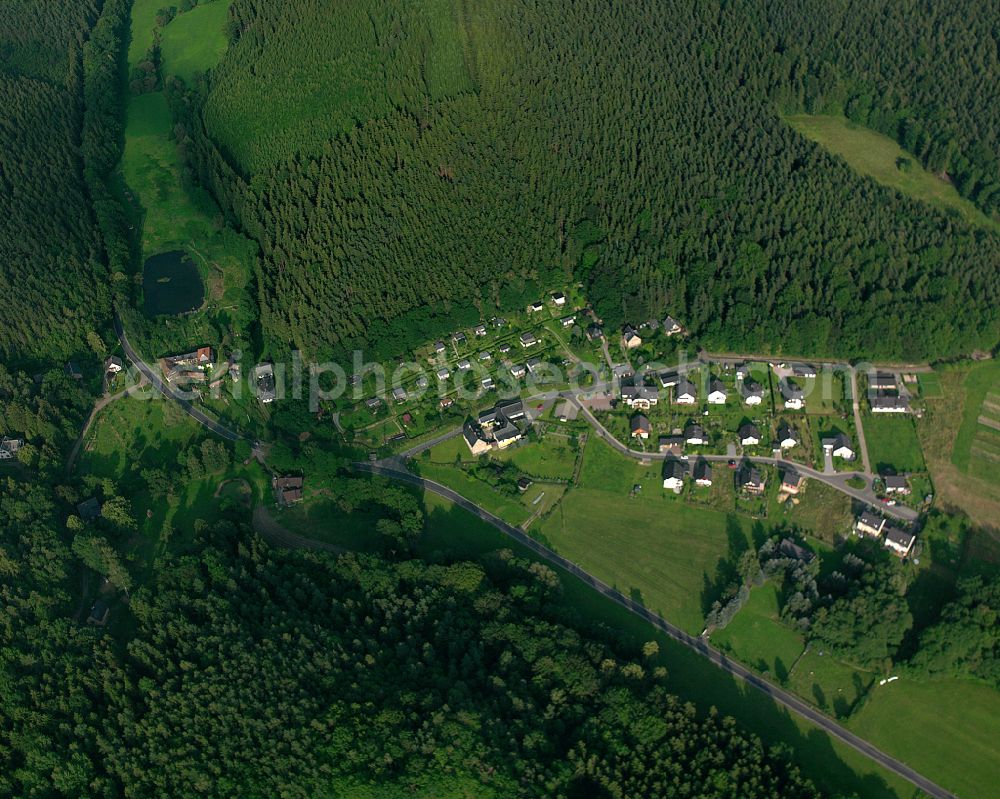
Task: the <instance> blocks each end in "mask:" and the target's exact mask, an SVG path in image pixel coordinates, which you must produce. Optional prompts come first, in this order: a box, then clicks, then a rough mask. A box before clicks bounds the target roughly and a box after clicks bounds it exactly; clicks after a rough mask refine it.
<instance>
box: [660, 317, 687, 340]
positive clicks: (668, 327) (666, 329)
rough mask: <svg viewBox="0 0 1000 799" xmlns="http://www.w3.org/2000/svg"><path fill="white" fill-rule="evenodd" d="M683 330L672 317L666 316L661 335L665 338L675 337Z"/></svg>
mask: <svg viewBox="0 0 1000 799" xmlns="http://www.w3.org/2000/svg"><path fill="white" fill-rule="evenodd" d="M683 329H684V328H682V327H681V326H680V325H679V324H678V323H677V320H676V319H674V318H673V317H672V316H668V317H667V318H666V319H664V320H663V333H664V335H666V336H675V335H677V334H678V333H680V332H681V331H682V330H683Z"/></svg>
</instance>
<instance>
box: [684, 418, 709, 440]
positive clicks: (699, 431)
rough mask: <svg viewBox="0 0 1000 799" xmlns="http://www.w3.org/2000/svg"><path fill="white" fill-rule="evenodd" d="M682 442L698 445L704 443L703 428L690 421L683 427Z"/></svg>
mask: <svg viewBox="0 0 1000 799" xmlns="http://www.w3.org/2000/svg"><path fill="white" fill-rule="evenodd" d="M684 443H686V444H693V445H695V446H700V445H702V444H705V443H706V439H705V428H704V427H702V426H701V425H700V424H696V423H694V422H692V423H691V424H689V425H688V426H687V427H685V428H684Z"/></svg>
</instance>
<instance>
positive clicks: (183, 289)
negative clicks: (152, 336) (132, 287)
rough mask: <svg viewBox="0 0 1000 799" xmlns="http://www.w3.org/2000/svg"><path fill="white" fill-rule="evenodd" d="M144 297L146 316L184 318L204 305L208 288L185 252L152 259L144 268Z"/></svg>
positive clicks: (150, 258) (158, 255) (178, 251)
mask: <svg viewBox="0 0 1000 799" xmlns="http://www.w3.org/2000/svg"><path fill="white" fill-rule="evenodd" d="M142 293H143V296H144V297H145V307H146V313H147V314H149V315H150V316H158V315H160V314H168V315H175V314H182V313H187V312H188V311H194V310H197V309H198V308H200V307H201V304H202V302H204V301H205V284H204V283H203V282H202V279H201V275H200V274H199V273H198V267H197V266H196V265H195V263H194V261H192V260H191V256H189V255H188V254H187V253H186V252H184V251H183V250H171V251H170V252H161V253H157V254H156V255H151V256H150V257H149V258H147V259H146V263H145V265H144V266H143V268H142Z"/></svg>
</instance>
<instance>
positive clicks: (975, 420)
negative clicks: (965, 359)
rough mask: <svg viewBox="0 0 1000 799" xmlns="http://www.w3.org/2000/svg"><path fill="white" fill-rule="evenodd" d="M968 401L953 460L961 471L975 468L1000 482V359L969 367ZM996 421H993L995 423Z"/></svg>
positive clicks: (965, 383)
mask: <svg viewBox="0 0 1000 799" xmlns="http://www.w3.org/2000/svg"><path fill="white" fill-rule="evenodd" d="M962 387H963V388H964V389H965V402H964V405H963V407H962V423H961V425H960V426H959V428H958V433H957V435H956V436H955V445H954V449H953V450H952V455H951V460H952V462H953V463H954V464H955V466H957V467H958V468H959V469H960V470H961V471H963V472H969V471H971V470H975V471H976V472H978V473H979V475H980V476H981V477H985V478H986V479H988V480H990V481H991V482H995V483H998V484H1000V456H998V455H997V454H996V451H997V447H996V446H995V442H1000V430H997V429H996V427H995V426H993V425H996V424H997V419H1000V362H998V361H985V362H983V363H981V364H976V365H975V366H973V367H972V368H970V369H969V372H968V374H967V375H966V377H965V380H964V381H963V383H962ZM991 423H992V424H991Z"/></svg>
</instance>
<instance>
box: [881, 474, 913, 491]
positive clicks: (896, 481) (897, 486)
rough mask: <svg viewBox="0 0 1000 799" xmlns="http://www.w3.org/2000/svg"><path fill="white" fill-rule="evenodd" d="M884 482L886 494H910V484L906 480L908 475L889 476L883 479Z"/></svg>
mask: <svg viewBox="0 0 1000 799" xmlns="http://www.w3.org/2000/svg"><path fill="white" fill-rule="evenodd" d="M882 482H883V483H884V484H885V493H886V494H900V495H902V496H906V495H907V494H909V493H910V484H909V482H908V481H907V479H906V475H902V474H887V475H885V476H884V477H883V478H882Z"/></svg>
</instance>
